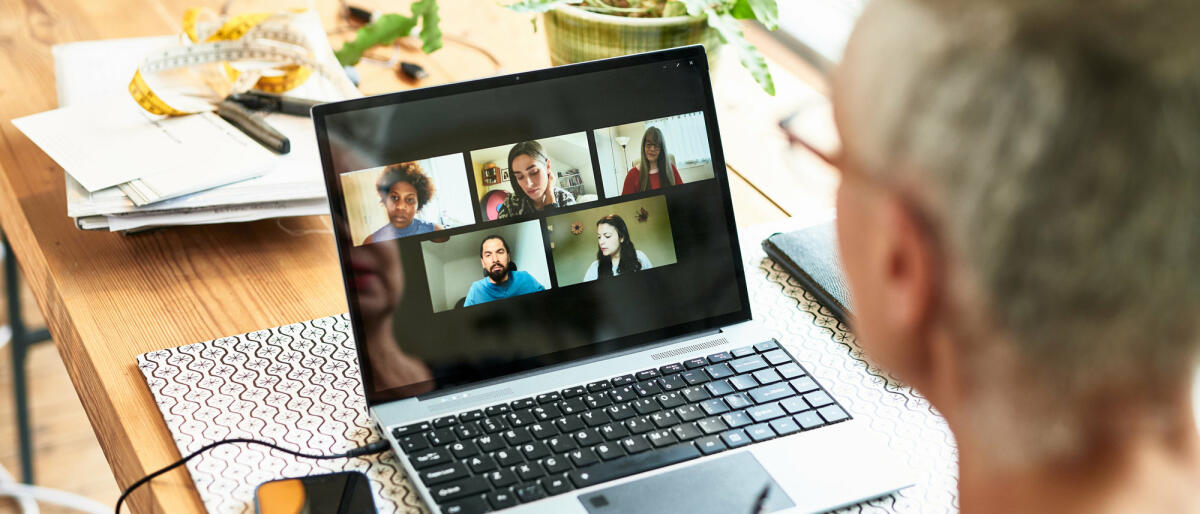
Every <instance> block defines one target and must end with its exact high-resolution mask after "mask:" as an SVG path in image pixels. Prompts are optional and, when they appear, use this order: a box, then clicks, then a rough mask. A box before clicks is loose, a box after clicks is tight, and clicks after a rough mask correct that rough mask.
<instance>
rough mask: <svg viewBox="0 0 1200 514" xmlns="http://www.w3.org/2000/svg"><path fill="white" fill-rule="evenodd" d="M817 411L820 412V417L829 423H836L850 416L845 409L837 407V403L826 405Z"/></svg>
mask: <svg viewBox="0 0 1200 514" xmlns="http://www.w3.org/2000/svg"><path fill="white" fill-rule="evenodd" d="M817 413H818V414H820V415H821V417H822V418H825V421H828V422H830V423H837V422H839V421H842V420H845V419H849V418H850V415H849V414H846V411H844V410H842V408H841V407H838V406H837V405H830V406H828V407H824V408H821V409H817Z"/></svg>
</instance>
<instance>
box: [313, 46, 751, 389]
mask: <svg viewBox="0 0 1200 514" xmlns="http://www.w3.org/2000/svg"><path fill="white" fill-rule="evenodd" d="M705 73H706V71H705V70H703V69H699V68H695V67H692V68H690V69H689V67H686V66H685V67H683V68H682V69H680V68H677V67H674V66H672V67H670V69H667V68H660V66H659V65H658V64H650V65H642V66H634V67H624V68H617V69H610V70H604V71H597V72H593V73H587V74H580V75H571V76H566V77H560V78H555V79H548V80H543V81H533V82H530V83H527V84H522V85H520V86H506V87H490V88H482V89H479V90H477V91H473V92H465V93H460V94H456V95H453V96H448V97H438V96H436V95H434V96H433V97H432V98H427V99H424V100H419V101H406V102H398V103H386V104H384V105H380V106H374V107H368V108H363V109H357V110H350V111H347V112H344V113H337V114H330V115H328V116H327V117H326V120H325V121H326V126H327V127H328V135H327V138H323V140H322V145H323V146H324V145H325V144H326V143H328V149H327V151H328V155H329V156H330V158H331V159H330V160H331V161H332V162H333V163H334V167H335V168H336V171H337V173H338V174H337V179H336V180H331V181H330V182H329V183H330V187H331V191H330V197H331V201H333V202H334V209H333V216H334V220H335V223H336V225H337V227H338V228H337V235H338V237H339V241H338V242H339V245H340V246H341V249H342V251H343V252H342V255H343V259H344V269H345V271H346V278H347V291H348V292H349V294H350V300H351V302H350V303H351V314H352V319H353V321H354V324H355V335H356V337H358V338H359V340H360V341H361V342H360V345H361V348H362V350H363V352H362V353H363V358H364V363H363V364H364V374H365V376H366V378H367V379H368V381H367V384H368V387H367V389H368V390H367V395H368V398H369V399H370V400H371V401H372V403H375V402H378V401H384V400H387V399H393V398H400V397H407V396H412V395H416V394H421V393H426V392H430V391H434V390H438V389H441V388H445V387H449V386H454V385H461V384H467V383H471V382H474V381H478V380H481V379H485V378H492V377H498V376H502V375H505V374H510V373H514V372H518V371H523V370H528V369H533V368H536V367H539V366H544V365H550V364H557V363H561V362H565V361H568V360H571V359H577V358H582V357H587V356H592V355H597V354H601V353H604V352H607V351H612V350H616V349H620V348H625V347H629V346H630V345H635V344H641V343H645V342H648V341H651V340H653V339H655V338H662V337H667V336H671V335H680V334H683V333H686V332H687V331H689V330H698V329H703V328H714V327H716V326H719V325H721V324H724V323H728V322H732V321H737V320H742V319H747V318H748V307H747V301H746V299H745V284H744V279H743V278H742V277H741V269H740V262H739V260H738V256H737V254H736V249H737V246H736V241H734V240H733V238H732V237H731V234H732V233H733V232H732V223H733V221H732V218H731V216H730V214H729V212H728V207H729V201H728V192H727V184H726V183H725V181H724V175H723V173H720V174H718V173H717V172H716V171H715V170H718V169H721V167H722V166H723V159H722V157H721V155H720V147H719V143H718V139H717V136H716V134H715V125H714V123H715V121H713V120H714V119H713V118H712V113H711V99H710V97H709V95H708V93H707V89H706V88H705V82H704V79H705V75H704V74H705ZM608 80H613V81H616V82H611V83H622V84H628V88H627V89H629V90H630V91H633V92H635V93H640V94H636V95H632V96H630V95H616V94H614V93H613V92H612V91H608V90H605V89H604V88H601V87H599V84H603V83H605V81H608ZM412 120H424V121H423V122H421V123H414V122H413V121H412ZM467 120H471V122H470V124H465V123H466V122H467ZM480 126H484V127H490V128H492V129H494V130H479V129H478V128H479V127H480ZM710 128H711V129H710ZM381 134H386V135H387V136H386V137H385V136H381ZM325 150H326V149H325V148H323V151H325ZM714 150H715V151H714Z"/></svg>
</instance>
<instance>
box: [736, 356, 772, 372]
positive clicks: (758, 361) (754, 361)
mask: <svg viewBox="0 0 1200 514" xmlns="http://www.w3.org/2000/svg"><path fill="white" fill-rule="evenodd" d="M729 367H731V368H733V371H735V372H737V373H738V374H739V375H740V374H742V373H751V372H754V371H758V370H760V369H763V368H765V367H767V361H765V360H763V358H762V356H761V355H751V356H748V357H742V358H740V359H734V360H733V361H731V362H730V363H729Z"/></svg>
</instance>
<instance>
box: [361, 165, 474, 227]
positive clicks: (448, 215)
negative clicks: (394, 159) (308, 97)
mask: <svg viewBox="0 0 1200 514" xmlns="http://www.w3.org/2000/svg"><path fill="white" fill-rule="evenodd" d="M341 181H342V190H343V191H344V192H345V198H346V214H347V217H348V218H349V222H350V238H351V240H352V241H354V244H356V245H364V244H368V243H378V242H380V241H388V240H392V239H399V238H402V237H408V236H415V235H418V234H426V233H429V232H433V231H435V230H442V229H445V228H453V227H458V226H462V225H468V224H471V223H474V222H475V215H474V212H473V210H472V207H471V192H470V189H469V188H468V184H467V178H466V174H465V173H464V169H463V160H462V155H461V154H454V155H445V156H441V157H433V158H430V159H422V160H419V161H409V162H400V163H395V164H389V165H387V166H380V167H377V168H369V169H365V170H361V171H355V172H351V173H345V174H342V176H341Z"/></svg>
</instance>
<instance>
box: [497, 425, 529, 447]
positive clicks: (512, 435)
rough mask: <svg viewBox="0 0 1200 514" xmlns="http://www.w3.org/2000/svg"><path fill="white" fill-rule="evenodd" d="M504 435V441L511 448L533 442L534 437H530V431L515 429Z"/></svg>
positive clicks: (507, 431)
mask: <svg viewBox="0 0 1200 514" xmlns="http://www.w3.org/2000/svg"><path fill="white" fill-rule="evenodd" d="M502 435H503V436H504V440H505V441H508V444H509V445H510V446H517V445H519V444H525V443H527V442H529V441H532V440H533V436H532V435H530V433H529V430H528V429H526V428H514V429H512V430H506V431H505V432H504V433H503V434H502Z"/></svg>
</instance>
